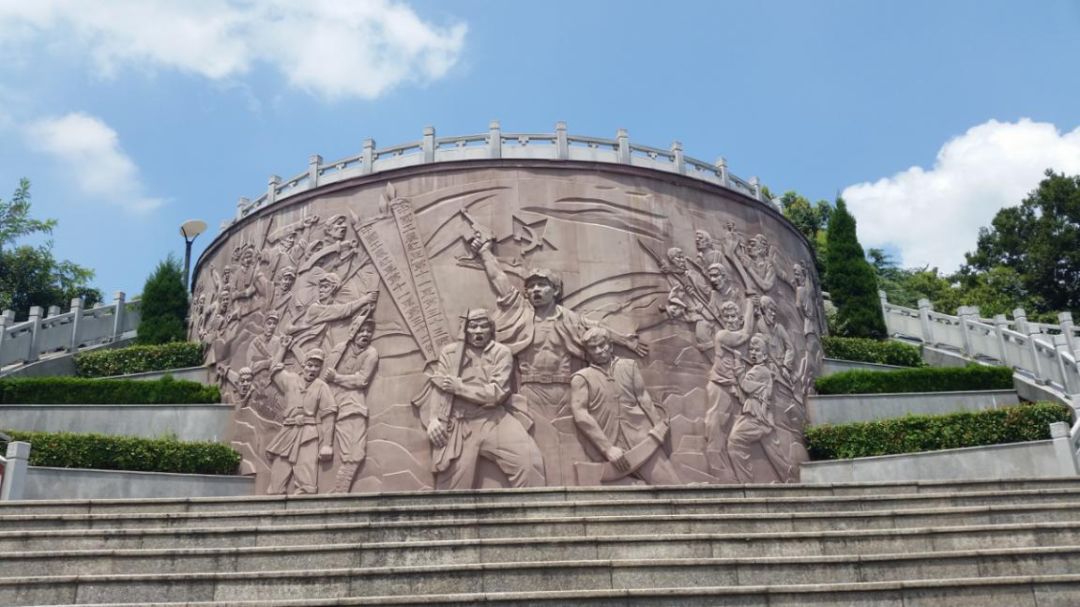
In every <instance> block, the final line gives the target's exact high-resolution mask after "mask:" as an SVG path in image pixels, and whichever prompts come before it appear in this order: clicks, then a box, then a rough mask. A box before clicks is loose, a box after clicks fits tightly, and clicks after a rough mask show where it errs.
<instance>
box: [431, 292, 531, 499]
mask: <svg viewBox="0 0 1080 607" xmlns="http://www.w3.org/2000/svg"><path fill="white" fill-rule="evenodd" d="M464 322H465V341H464V342H457V343H452V344H449V345H447V346H446V347H445V348H443V349H442V351H441V352H440V353H439V359H438V360H437V361H436V363H435V366H434V372H433V374H432V375H431V376H430V378H429V383H428V384H425V386H424V389H423V390H422V391H421V393H420V394H419V395H418V396H417V397H416V398H415V399H413V403H414V404H415V405H417V406H418V407H420V418H421V421H422V422H423V424H424V427H425V429H426V430H427V434H428V438H429V439H430V440H431V445H432V447H433V456H432V459H433V461H434V467H435V473H436V479H435V480H436V485H437V487H438V488H439V489H472V488H473V481H474V479H475V475H476V465H477V460H478V458H484V459H487V460H489V461H491V462H493V463H494V464H495V465H497V466H498V467H499V469H500V470H502V471H503V473H505V474H506V477H507V479H508V480H509V482H510V486H512V487H541V486H543V485H544V463H543V457H542V455H541V453H540V449H539V448H538V447H537V445H536V443H535V442H534V441H533V438H532V437H531V436H530V435H529V433H528V431H527V429H526V427H525V425H523V424H522V423H521V421H520V420H521V419H525V420H526V421H527V418H525V417H524V416H522V415H521V414H520V413H521V412H520V411H513V410H511V409H510V407H509V406H508V405H509V403H508V402H507V401H508V400H509V398H508V397H509V396H510V374H511V372H512V371H513V368H514V358H513V355H512V354H511V353H510V348H508V347H507V346H505V345H503V344H501V343H498V342H497V341H495V325H494V322H493V321H492V318H491V315H490V314H489V313H488V312H487V310H471V311H470V312H469V314H467V315H466V318H465V319H464Z"/></svg>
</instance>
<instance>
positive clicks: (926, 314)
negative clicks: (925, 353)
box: [919, 297, 934, 345]
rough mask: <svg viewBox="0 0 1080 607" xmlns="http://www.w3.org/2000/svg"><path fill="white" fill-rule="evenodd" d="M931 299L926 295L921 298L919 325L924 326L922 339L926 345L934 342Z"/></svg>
mask: <svg viewBox="0 0 1080 607" xmlns="http://www.w3.org/2000/svg"><path fill="white" fill-rule="evenodd" d="M932 309H933V308H932V307H931V305H930V300H929V299H926V298H925V297H924V298H922V299H920V300H919V325H920V326H921V327H922V340H923V343H924V344H926V345H933V344H934V328H933V325H932V324H931V323H930V310H932Z"/></svg>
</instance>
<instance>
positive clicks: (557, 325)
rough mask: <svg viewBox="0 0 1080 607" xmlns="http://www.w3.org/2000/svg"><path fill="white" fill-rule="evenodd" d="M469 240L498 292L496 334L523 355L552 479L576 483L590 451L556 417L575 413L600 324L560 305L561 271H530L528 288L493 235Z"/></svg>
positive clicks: (629, 339)
mask: <svg viewBox="0 0 1080 607" xmlns="http://www.w3.org/2000/svg"><path fill="white" fill-rule="evenodd" d="M469 245H470V247H471V248H472V249H473V250H475V251H476V253H477V254H478V255H479V256H480V259H481V261H482V262H483V265H484V271H485V273H486V274H487V277H488V280H489V281H490V283H491V285H492V287H493V288H494V290H495V293H496V295H497V296H498V298H497V300H496V303H497V306H498V311H497V312H496V314H495V316H494V321H495V339H496V341H498V342H499V343H502V344H506V345H507V346H508V347H509V348H510V351H511V352H513V354H514V355H515V356H516V357H517V366H518V383H519V392H520V393H521V394H522V395H524V396H525V397H526V398H527V400H528V403H529V404H528V406H529V413H530V415H532V417H533V419H534V420H535V421H536V422H537V427H536V429H535V431H534V433H533V435H534V436H535V438H536V442H537V444H538V445H539V446H540V450H541V452H543V454H544V462H545V474H546V476H547V482H548V484H549V485H551V486H560V485H573V484H575V481H576V479H575V476H574V474H575V473H574V469H573V462H574V461H580V460H581V459H583V458H584V456H585V452H584V449H583V447H582V445H581V442H580V438H579V437H577V436H574V437H573V439H572V440H570V441H568V440H565V439H564V438H562V437H561V436H560V432H559V430H558V429H557V428H556V427H555V426H554V424H553V422H554V421H555V420H556V419H559V418H566V419H569V418H570V417H571V413H570V398H569V397H570V376H571V375H572V374H573V373H574V371H575V370H576V369H578V368H580V367H582V366H584V364H585V360H586V354H585V343H584V341H583V336H584V335H585V332H586V331H588V330H589V329H590V328H592V327H595V326H598V323H596V322H594V321H591V320H589V319H587V318H585V317H584V316H581V315H579V314H577V313H576V312H574V311H573V310H570V309H569V308H564V307H563V306H561V305H559V304H558V300H559V297H560V296H561V295H562V290H563V283H562V279H561V278H559V275H558V274H556V273H555V272H553V271H551V270H548V269H542V268H536V269H533V270H531V271H529V273H528V275H527V276H526V277H525V289H524V292H522V291H520V290H518V289H517V288H516V287H514V285H513V284H512V283H511V282H510V278H509V277H508V276H507V275H506V272H504V271H503V269H502V267H501V266H500V265H499V260H498V259H496V258H495V254H494V253H492V251H491V247H492V241H491V240H490V239H486V238H483V237H481V236H480V234H479V232H478V233H477V234H476V235H474V237H473V238H472V239H471V240H470V241H469ZM611 337H612V341H613V342H615V343H618V344H621V345H623V346H626V347H628V348H630V349H631V350H634V351H636V352H637V353H638V354H639V355H644V354H647V353H648V347H647V346H645V344H642V343H640V342H639V341H638V338H637V336H636V335H620V334H618V333H615V332H614V331H612V332H611Z"/></svg>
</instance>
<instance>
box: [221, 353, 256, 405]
mask: <svg viewBox="0 0 1080 607" xmlns="http://www.w3.org/2000/svg"><path fill="white" fill-rule="evenodd" d="M217 374H218V377H219V378H221V380H222V381H223V382H227V383H228V384H230V385H231V386H232V389H233V391H234V395H235V396H230V397H228V398H226V399H225V400H226V401H227V402H230V403H235V404H236V405H238V406H239V407H250V406H251V405H252V401H253V400H255V398H257V397H258V395H257V393H256V391H255V390H254V389H253V388H254V387H255V381H254V380H255V373H254V372H253V371H252V370H251V367H240V370H239V371H233V370H232V369H230V368H228V367H226V366H225V365H223V364H220V363H219V364H218V366H217Z"/></svg>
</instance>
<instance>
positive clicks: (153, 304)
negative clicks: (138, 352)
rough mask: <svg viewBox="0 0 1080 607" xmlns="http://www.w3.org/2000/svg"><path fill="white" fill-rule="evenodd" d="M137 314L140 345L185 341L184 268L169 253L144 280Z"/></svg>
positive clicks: (137, 338)
mask: <svg viewBox="0 0 1080 607" xmlns="http://www.w3.org/2000/svg"><path fill="white" fill-rule="evenodd" d="M141 299H142V307H141V308H140V309H141V314H142V316H140V317H139V335H138V337H136V340H138V342H139V343H140V344H165V343H169V342H171V341H184V339H185V336H186V335H187V322H186V320H185V319H186V318H187V311H188V296H187V289H185V288H184V269H183V267H182V266H181V265H180V261H179V260H177V259H176V258H175V257H173V255H172V253H170V254H169V256H168V257H167V258H165V260H164V261H162V262H161V263H159V264H158V266H157V268H155V269H154V273H153V274H151V275H150V276H149V278H147V279H146V284H145V285H144V286H143V292H142V298H141Z"/></svg>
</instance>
